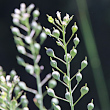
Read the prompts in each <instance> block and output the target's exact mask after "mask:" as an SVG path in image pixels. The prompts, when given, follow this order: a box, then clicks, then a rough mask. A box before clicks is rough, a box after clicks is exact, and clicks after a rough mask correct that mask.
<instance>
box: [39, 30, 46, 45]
mask: <svg viewBox="0 0 110 110" xmlns="http://www.w3.org/2000/svg"><path fill="white" fill-rule="evenodd" d="M46 38H47V35H46V33H45V32H42V33H41V34H40V44H43V43H44V41H45V39H46Z"/></svg>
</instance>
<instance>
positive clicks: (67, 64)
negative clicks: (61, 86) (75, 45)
mask: <svg viewBox="0 0 110 110" xmlns="http://www.w3.org/2000/svg"><path fill="white" fill-rule="evenodd" d="M62 34H63V44H64V47H65V49H64V50H65V55H66V68H67V76H68V77H69V78H70V64H69V62H68V58H67V46H66V42H65V28H64V26H63V33H62ZM69 92H70V106H71V110H74V106H73V96H72V90H71V81H70V82H69Z"/></svg>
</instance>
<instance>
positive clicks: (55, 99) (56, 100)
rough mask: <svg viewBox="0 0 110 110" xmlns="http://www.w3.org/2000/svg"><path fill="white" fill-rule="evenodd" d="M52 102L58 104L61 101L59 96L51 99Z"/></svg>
mask: <svg viewBox="0 0 110 110" xmlns="http://www.w3.org/2000/svg"><path fill="white" fill-rule="evenodd" d="M51 103H52V104H53V103H54V104H55V105H57V104H59V101H58V99H57V98H52V99H51Z"/></svg>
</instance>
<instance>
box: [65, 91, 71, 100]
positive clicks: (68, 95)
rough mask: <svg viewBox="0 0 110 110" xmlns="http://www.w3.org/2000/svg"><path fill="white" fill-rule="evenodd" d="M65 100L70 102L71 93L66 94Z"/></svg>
mask: <svg viewBox="0 0 110 110" xmlns="http://www.w3.org/2000/svg"><path fill="white" fill-rule="evenodd" d="M65 98H66V99H67V100H70V93H69V92H66V93H65Z"/></svg>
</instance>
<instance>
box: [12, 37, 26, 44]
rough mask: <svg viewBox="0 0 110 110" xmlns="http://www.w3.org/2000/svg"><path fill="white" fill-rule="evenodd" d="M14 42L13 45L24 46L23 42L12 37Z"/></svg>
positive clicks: (18, 38)
mask: <svg viewBox="0 0 110 110" xmlns="http://www.w3.org/2000/svg"><path fill="white" fill-rule="evenodd" d="M14 41H15V43H16V44H17V45H21V46H24V45H25V44H24V42H23V40H22V39H21V38H20V37H16V36H14Z"/></svg>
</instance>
